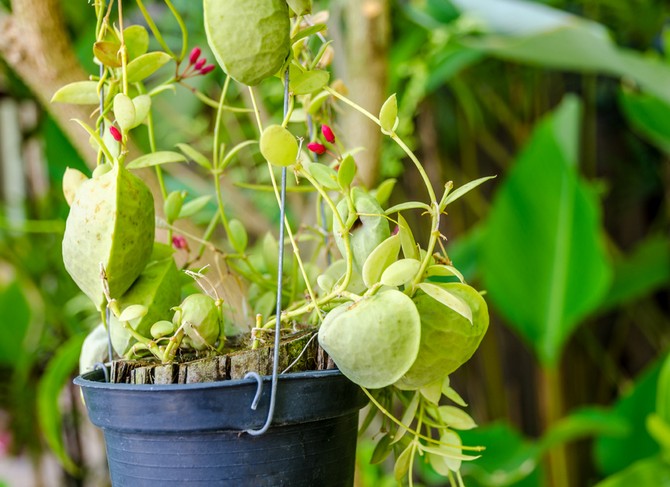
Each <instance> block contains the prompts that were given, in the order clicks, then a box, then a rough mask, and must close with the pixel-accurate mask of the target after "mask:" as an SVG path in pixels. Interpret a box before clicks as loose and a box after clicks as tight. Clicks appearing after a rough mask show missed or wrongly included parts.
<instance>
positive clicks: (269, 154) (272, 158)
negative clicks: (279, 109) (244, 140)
mask: <svg viewBox="0 0 670 487" xmlns="http://www.w3.org/2000/svg"><path fill="white" fill-rule="evenodd" d="M260 146H261V147H260V148H261V154H263V157H265V159H266V160H267V161H268V162H270V164H273V165H275V166H284V167H285V166H290V165H291V164H293V163H295V161H296V158H297V157H298V141H297V140H296V138H295V136H294V135H293V134H292V133H291V132H289V131H288V130H287V129H286V128H284V127H282V126H281V125H270V126H269V127H267V128H266V129H265V130H264V131H263V134H262V135H261V143H260Z"/></svg>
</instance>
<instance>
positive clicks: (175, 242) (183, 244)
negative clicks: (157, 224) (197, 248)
mask: <svg viewBox="0 0 670 487" xmlns="http://www.w3.org/2000/svg"><path fill="white" fill-rule="evenodd" d="M172 246H173V247H174V248H175V249H177V250H186V251H188V242H187V241H186V238H185V237H184V236H183V235H173V236H172Z"/></svg>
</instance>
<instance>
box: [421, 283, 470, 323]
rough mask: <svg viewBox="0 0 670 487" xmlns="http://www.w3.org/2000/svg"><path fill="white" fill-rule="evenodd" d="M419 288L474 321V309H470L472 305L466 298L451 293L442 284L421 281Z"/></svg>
mask: <svg viewBox="0 0 670 487" xmlns="http://www.w3.org/2000/svg"><path fill="white" fill-rule="evenodd" d="M419 288H420V289H421V290H422V291H423V292H425V293H426V294H427V295H429V296H430V297H431V298H433V299H434V300H435V301H437V302H439V303H442V304H443V305H445V306H446V307H447V308H449V309H452V310H454V311H455V312H456V313H458V314H459V315H461V316H462V317H463V318H465V319H466V320H468V321H469V322H470V323H472V310H471V309H470V306H468V304H467V303H466V302H465V301H464V300H462V299H461V298H459V297H458V296H456V295H455V294H453V293H450V292H449V291H447V290H446V289H444V288H443V287H441V286H438V285H436V284H430V283H428V282H422V283H420V284H419Z"/></svg>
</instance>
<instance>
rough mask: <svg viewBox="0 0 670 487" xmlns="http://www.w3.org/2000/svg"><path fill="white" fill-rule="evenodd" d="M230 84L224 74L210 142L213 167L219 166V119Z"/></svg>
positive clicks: (221, 116)
mask: <svg viewBox="0 0 670 487" xmlns="http://www.w3.org/2000/svg"><path fill="white" fill-rule="evenodd" d="M229 86H230V76H226V81H225V82H224V83H223V88H222V89H221V96H220V97H219V104H218V105H217V107H216V108H217V110H216V120H215V121H214V141H213V142H212V146H213V147H212V159H213V161H212V162H213V163H214V169H215V170H216V169H218V168H219V163H220V159H221V156H222V154H219V141H220V140H221V120H222V118H223V108H222V107H223V104H224V102H225V101H226V95H227V94H228V87H229Z"/></svg>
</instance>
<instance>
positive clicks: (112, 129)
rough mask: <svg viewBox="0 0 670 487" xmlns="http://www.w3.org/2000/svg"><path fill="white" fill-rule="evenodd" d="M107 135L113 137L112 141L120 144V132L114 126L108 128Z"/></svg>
mask: <svg viewBox="0 0 670 487" xmlns="http://www.w3.org/2000/svg"><path fill="white" fill-rule="evenodd" d="M109 133H110V134H112V137H114V140H116V141H117V142H121V139H122V138H123V137H122V136H121V132H119V129H117V128H116V127H115V126H114V125H112V126H111V127H109Z"/></svg>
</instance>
